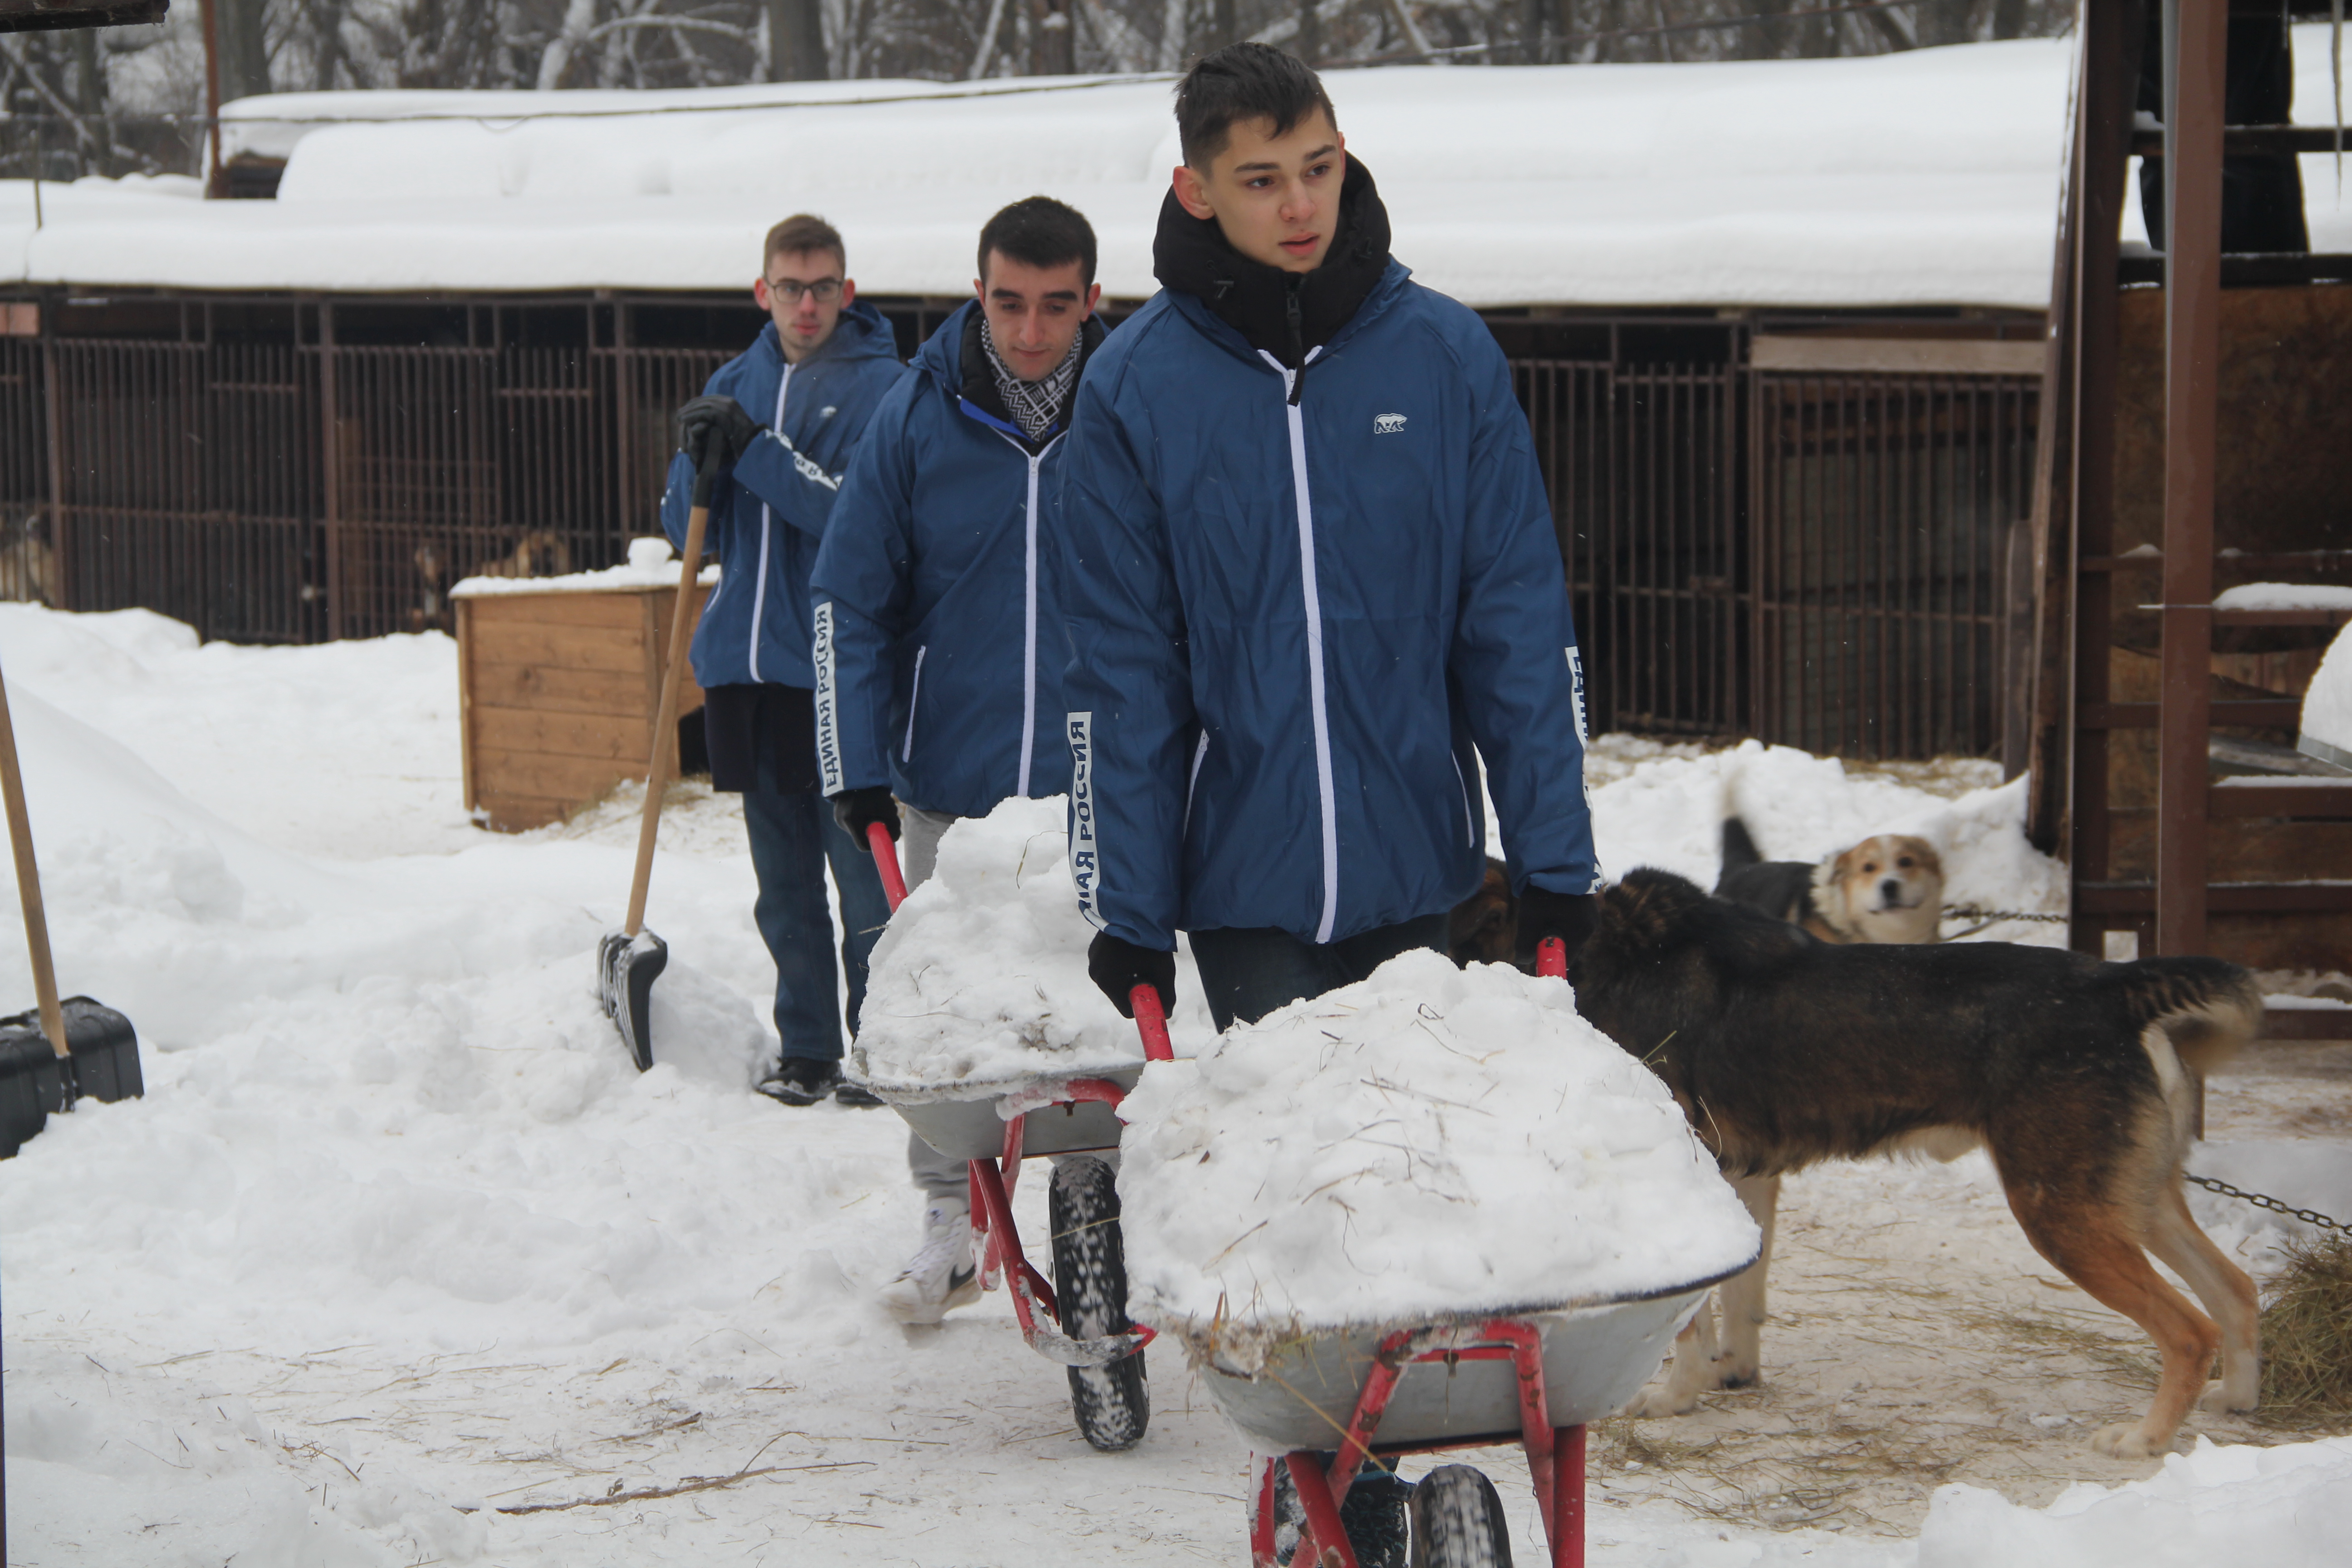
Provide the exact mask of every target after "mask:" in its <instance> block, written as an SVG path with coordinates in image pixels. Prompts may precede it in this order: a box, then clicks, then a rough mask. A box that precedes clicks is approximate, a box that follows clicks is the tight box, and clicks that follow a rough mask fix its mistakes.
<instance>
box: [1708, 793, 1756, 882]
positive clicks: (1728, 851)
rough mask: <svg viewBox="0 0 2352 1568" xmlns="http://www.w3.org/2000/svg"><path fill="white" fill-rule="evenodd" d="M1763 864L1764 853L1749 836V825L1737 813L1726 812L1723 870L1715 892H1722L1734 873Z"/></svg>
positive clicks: (1717, 876)
mask: <svg viewBox="0 0 2352 1568" xmlns="http://www.w3.org/2000/svg"><path fill="white" fill-rule="evenodd" d="M1762 864H1764V856H1763V852H1762V851H1760V850H1759V849H1758V848H1757V847H1756V840H1755V839H1753V838H1751V837H1748V824H1746V823H1744V822H1742V821H1740V820H1739V816H1738V813H1737V812H1726V813H1725V814H1724V817H1723V869H1722V870H1720V871H1717V873H1716V874H1715V890H1716V891H1717V892H1718V893H1720V892H1722V891H1723V885H1724V884H1725V883H1726V882H1728V881H1729V880H1731V879H1732V876H1733V874H1734V873H1736V872H1740V871H1745V870H1746V869H1748V867H1750V866H1761V865H1762Z"/></svg>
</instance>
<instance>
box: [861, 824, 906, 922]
mask: <svg viewBox="0 0 2352 1568" xmlns="http://www.w3.org/2000/svg"><path fill="white" fill-rule="evenodd" d="M866 843H867V844H868V845H870V846H872V847H873V849H874V868H875V869H876V870H877V871H879V872H881V873H882V896H883V897H884V898H886V899H888V900H890V912H891V913H892V914H894V915H895V914H897V913H898V906H899V905H900V904H903V903H905V902H906V901H907V879H906V877H905V876H904V875H902V874H901V873H900V872H899V870H898V840H896V839H894V838H892V837H890V830H889V829H888V828H887V827H885V826H882V825H881V824H880V823H878V822H869V823H867V824H866Z"/></svg>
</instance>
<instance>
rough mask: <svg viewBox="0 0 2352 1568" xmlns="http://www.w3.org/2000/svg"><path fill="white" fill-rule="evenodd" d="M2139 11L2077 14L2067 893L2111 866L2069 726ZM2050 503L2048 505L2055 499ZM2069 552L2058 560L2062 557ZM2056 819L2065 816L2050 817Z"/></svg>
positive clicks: (2052, 647) (2103, 528) (2096, 509)
mask: <svg viewBox="0 0 2352 1568" xmlns="http://www.w3.org/2000/svg"><path fill="white" fill-rule="evenodd" d="M2146 17H2147V11H2146V9H2145V8H2144V5H2143V4H2142V3H2141V0H2086V3H2085V4H2084V6H2083V8H2082V11H2081V26H2082V33H2083V45H2082V48H2083V65H2082V73H2083V74H2082V77H2081V79H2080V82H2079V85H2078V86H2077V88H2076V91H2077V93H2078V94H2079V95H2080V97H2079V105H2080V107H2079V109H2078V115H2079V118H2080V129H2079V132H2078V137H2079V140H2078V157H2077V163H2076V174H2075V186H2074V189H2075V195H2074V198H2073V201H2072V216H2073V226H2074V232H2073V234H2072V236H2071V248H2072V273H2073V276H2072V278H2071V279H2070V287H2071V296H2070V299H2071V313H2070V318H2069V320H2068V321H2067V323H2066V331H2068V332H2069V333H2070V334H2071V338H2072V344H2071V353H2072V357H2073V360H2074V378H2073V383H2072V385H2071V387H2069V388H2066V389H2064V390H2063V391H2062V393H2061V395H2062V396H2063V397H2064V398H2065V399H2067V401H2066V402H2065V403H2064V404H2063V405H2062V414H2063V417H2064V418H2065V419H2066V420H2067V421H2068V422H2069V423H2070V424H2071V426H2072V442H2071V446H2070V447H2069V449H2068V451H2067V452H2066V454H2065V457H2064V461H2065V465H2066V466H2065V468H2063V469H2061V470H2059V472H2060V475H2061V478H2060V479H2059V481H2058V482H2059V486H2060V487H2061V493H2063V497H2064V500H2065V507H2064V513H2065V516H2066V519H2067V521H2068V522H2069V523H2071V526H2072V532H2073V535H2074V538H2073V549H2072V551H2071V552H2066V551H2063V550H2062V548H2061V545H2062V541H2061V539H2060V537H2059V535H2058V533H2057V532H2056V531H2053V535H2052V537H2051V540H2050V542H2049V545H2048V549H2049V552H2050V561H2049V563H2048V565H2047V568H2046V574H2045V576H2044V578H2043V581H2044V583H2045V584H2049V590H2048V591H2052V592H2055V593H2057V594H2060V595H2067V596H2069V597H2071V600H2072V605H2073V611H2074V613H2073V616H2072V617H2071V619H2072V621H2073V625H2072V626H2071V627H2060V628H2055V636H2054V637H2052V639H2051V640H2050V642H2048V643H2046V644H2045V645H2044V647H2045V657H2051V658H2063V659H2064V660H2065V661H2066V665H2067V666H2068V667H2071V676H2070V677H2068V678H2065V679H2053V681H2052V683H2051V684H2052V694H2051V699H2050V700H2048V701H2045V702H2044V703H2042V704H2041V712H2042V721H2043V722H2044V723H2045V724H2046V725H2047V726H2048V729H2047V730H2046V731H2044V732H2045V733H2048V734H2051V735H2053V736H2054V737H2056V740H2057V746H2058V747H2061V748H2063V750H2059V751H2057V754H2055V755H2053V754H2051V753H2052V751H2053V748H2052V747H2049V746H2045V749H2044V752H2043V755H2042V758H2041V759H2040V760H2038V761H2037V762H2036V763H2035V767H2036V770H2037V772H2038V773H2039V772H2043V771H2046V772H2047V773H2049V775H2050V776H2049V777H2047V778H2046V779H2042V780H2039V781H2038V782H2037V783H2036V784H2035V786H2034V801H2035V804H2036V805H2038V806H2040V807H2041V808H2042V811H2043V812H2044V813H2046V814H2048V815H2047V816H2045V818H2044V823H2045V824H2046V826H2044V824H2037V825H2036V826H2037V827H2041V828H2042V833H2044V834H2046V837H2042V836H2041V835H2037V836H2036V837H2035V840H2034V841H2035V843H2036V844H2038V845H2041V846H2042V847H2044V848H2048V849H2053V850H2055V851H2057V852H2059V853H2061V854H2063V856H2064V857H2065V858H2066V859H2067V860H2068V863H2069V864H2070V865H2071V866H2072V868H2073V870H2074V882H2075V883H2076V885H2078V886H2079V885H2080V884H2082V883H2084V882H2103V881H2105V880H2106V879H2107V877H2108V874H2109V867H2110V864H2111V862H2110V855H2109V851H2110V845H2109V816H2108V809H2107V741H2108V732H2107V731H2105V730H2103V729H2078V728H2076V726H2075V722H2074V719H2075V713H2076V711H2077V710H2078V709H2079V708H2081V707H2084V706H2091V705H2095V704H2102V703H2105V701H2107V700H2108V697H2109V695H2110V676H2111V673H2112V671H2111V666H2112V663H2113V660H2114V651H2113V644H2114V641H2115V620H2114V605H2115V581H2116V579H2115V574H2113V573H2112V572H2084V571H2081V570H2080V566H2079V563H2081V562H2082V560H2083V559H2084V557H2086V556H2102V557H2105V556H2112V555H2113V554H2114V552H2115V542H2116V505H2115V500H2116V355H2117V353H2118V352H2119V339H2120V327H2119V321H2118V318H2119V315H2120V310H2121V295H2120V292H2119V290H2118V289H2117V286H2116V253H2117V251H2118V249H2119V247H2120V245H2121V235H2122V227H2123V205H2124V199H2125V182H2126V173H2127V169H2128V158H2129V153H2130V149H2131V131H2132V118H2133V106H2134V103H2135V101H2136V100H2137V95H2138V91H2139V58H2140V40H2141V38H2142V37H2144V36H2145V32H2146ZM2053 504H2054V501H2053ZM2069 556H2070V557H2071V558H2068V557H2069ZM2057 816H2063V822H2060V821H2056V820H2050V818H2053V817H2057ZM2104 930H2105V928H2104V927H2102V926H2100V925H2099V924H2098V923H2097V921H2095V920H2084V919H2083V918H2081V917H2079V916H2078V917H2077V919H2076V921H2075V922H2074V931H2073V945H2074V946H2075V947H2076V948H2078V949H2081V950H2084V951H2087V952H2097V951H2099V950H2100V949H2101V947H2102V946H2103V940H2102V939H2103V935H2104Z"/></svg>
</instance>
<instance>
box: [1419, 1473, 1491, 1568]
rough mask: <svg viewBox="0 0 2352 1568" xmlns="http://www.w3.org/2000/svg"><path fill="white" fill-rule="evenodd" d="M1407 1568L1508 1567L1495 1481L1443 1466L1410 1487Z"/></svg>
mask: <svg viewBox="0 0 2352 1568" xmlns="http://www.w3.org/2000/svg"><path fill="white" fill-rule="evenodd" d="M1412 1568H1511V1532H1510V1531H1509V1530H1507V1528H1505V1526H1504V1523H1503V1500H1502V1499H1501V1498H1498V1497H1496V1495H1495V1483H1494V1482H1492V1481H1490V1480H1488V1479H1486V1477H1485V1476H1483V1475H1481V1474H1480V1473H1479V1472H1478V1471H1476V1470H1474V1469H1472V1468H1470V1467H1469V1466H1467V1465H1443V1466H1440V1467H1439V1468H1436V1469H1433V1470H1432V1471H1430V1472H1429V1474H1427V1475H1425V1476H1423V1478H1422V1479H1421V1484H1420V1485H1419V1486H1416V1487H1414V1488H1413V1489H1412Z"/></svg>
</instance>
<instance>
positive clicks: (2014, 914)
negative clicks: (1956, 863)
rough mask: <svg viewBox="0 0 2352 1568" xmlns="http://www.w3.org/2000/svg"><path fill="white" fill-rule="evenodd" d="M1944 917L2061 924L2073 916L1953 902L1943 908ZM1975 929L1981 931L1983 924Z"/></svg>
mask: <svg viewBox="0 0 2352 1568" xmlns="http://www.w3.org/2000/svg"><path fill="white" fill-rule="evenodd" d="M1944 918H1945V919H1946V920H1948V921H1984V923H1985V925H1990V924H1992V923H1993V922H1994V921H2049V922H2050V923H2051V924H2053V925H2062V924H2063V923H2064V922H2066V921H2069V920H2071V919H2073V918H2074V917H2073V916H2071V915H2037V914H2033V913H2031V912H2029V911H2027V910H1980V909H1979V908H1977V907H1976V906H1975V905H1974V904H1954V905H1952V906H1950V907H1949V908H1948V909H1946V910H1944ZM1977 929H1978V930H1979V931H1982V930H1983V929H1984V926H1979V927H1978V928H1977Z"/></svg>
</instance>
